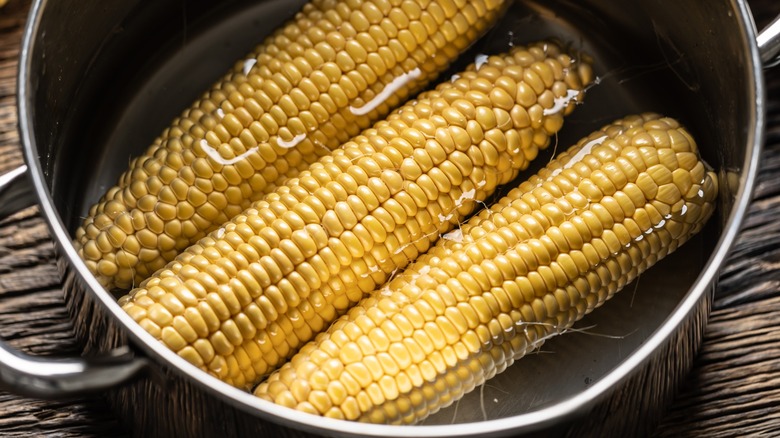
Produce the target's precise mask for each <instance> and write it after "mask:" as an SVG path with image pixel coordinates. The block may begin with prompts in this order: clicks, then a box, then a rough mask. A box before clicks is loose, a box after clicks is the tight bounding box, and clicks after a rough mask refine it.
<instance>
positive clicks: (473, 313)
mask: <svg viewBox="0 0 780 438" xmlns="http://www.w3.org/2000/svg"><path fill="white" fill-rule="evenodd" d="M716 192H717V186H716V177H715V174H714V173H712V172H707V171H706V170H705V166H704V164H703V163H702V162H701V161H699V159H698V156H697V152H696V146H695V144H694V142H693V140H692V139H691V137H690V136H689V134H688V133H687V132H686V131H685V130H684V129H683V128H681V127H680V126H679V125H678V123H677V122H675V121H674V120H671V119H667V118H660V117H659V116H655V115H644V116H636V117H628V118H626V119H624V120H621V121H618V122H616V123H614V124H612V125H609V126H607V127H605V128H603V129H601V130H600V131H597V132H595V133H594V134H592V135H590V136H589V137H587V138H585V139H583V140H582V141H580V142H579V143H578V144H577V145H576V146H575V147H573V148H572V149H570V150H569V151H568V152H567V153H564V154H561V155H560V156H559V157H558V158H557V159H555V160H554V161H552V162H551V163H550V164H549V165H548V166H547V167H546V168H545V169H543V170H541V171H540V172H539V173H538V174H537V176H535V177H533V178H531V179H530V180H528V181H527V182H525V183H523V184H521V185H520V186H519V187H518V188H516V189H514V190H513V191H511V192H510V193H509V194H508V195H507V196H506V197H504V198H503V199H502V200H501V201H500V202H499V203H498V204H497V205H495V206H493V207H492V208H491V209H490V210H485V211H483V212H481V213H480V214H479V215H477V216H475V217H474V218H472V220H470V221H469V222H468V223H466V224H465V225H463V227H462V229H461V230H462V231H461V232H462V238H457V239H455V238H451V239H443V240H440V241H439V242H438V243H437V244H436V246H435V247H433V248H432V249H431V250H430V251H429V252H428V253H427V254H425V255H424V256H422V257H421V258H420V259H418V261H416V262H415V263H414V264H412V265H410V266H409V268H408V269H407V270H406V271H405V273H404V274H403V275H400V276H398V277H396V278H395V279H394V280H393V281H391V282H390V283H389V284H388V285H387V286H386V287H385V288H383V289H380V290H379V291H377V292H375V293H373V294H372V295H370V296H369V297H367V298H366V299H364V300H363V301H361V302H360V303H359V304H358V305H357V306H356V307H354V308H352V309H351V310H350V311H349V312H348V313H347V314H346V315H345V316H344V317H342V318H340V319H338V320H337V321H336V322H335V323H334V324H333V325H332V326H331V327H330V328H329V330H328V331H327V332H325V333H323V334H321V335H319V336H318V337H317V338H316V340H315V341H314V342H311V343H308V344H307V345H305V346H304V347H303V348H302V349H301V350H300V352H299V353H298V354H297V355H296V356H294V357H293V358H292V360H291V361H290V362H288V363H287V364H285V365H284V366H282V367H281V368H280V369H279V370H278V371H277V372H275V373H273V374H272V375H271V376H270V377H269V378H268V379H267V380H266V381H265V382H263V383H262V384H260V385H259V386H258V387H257V388H256V390H255V394H256V395H258V396H260V397H263V398H265V399H268V400H271V401H273V402H276V403H279V404H282V405H284V406H288V407H291V408H296V409H299V410H303V411H306V412H311V413H314V414H319V415H325V416H328V417H334V418H341V419H349V420H360V421H370V422H378V423H395V424H408V423H414V422H416V421H419V420H421V419H423V418H425V417H426V416H427V415H429V414H431V413H433V412H435V411H437V410H438V409H439V408H441V407H444V406H447V405H449V404H450V403H452V402H453V401H455V400H457V399H458V398H459V397H461V396H462V395H463V394H464V393H466V392H469V391H471V390H472V389H473V388H474V387H475V386H478V385H481V384H483V383H484V382H485V381H486V380H487V379H489V378H491V377H492V376H494V375H495V374H497V373H500V372H501V371H503V370H504V369H505V368H506V367H507V366H509V365H511V364H512V362H513V361H514V360H516V359H518V358H520V357H522V356H523V355H524V354H526V353H527V352H529V351H532V350H533V349H535V348H538V347H539V346H540V345H541V344H542V343H543V342H544V341H545V340H546V339H548V338H550V337H552V336H555V335H558V334H560V333H562V332H563V331H565V330H566V329H567V328H569V327H571V326H572V324H573V323H574V322H575V321H577V320H578V319H580V318H581V317H582V316H584V315H585V314H586V313H589V312H590V311H592V310H593V309H594V308H596V307H598V306H600V305H601V304H602V303H604V302H605V301H606V300H608V299H609V298H610V297H612V295H613V294H614V293H616V292H617V291H619V290H620V289H621V288H622V287H624V286H625V285H626V284H627V283H629V282H631V281H632V280H633V279H634V278H636V277H637V276H638V275H639V274H640V273H642V272H643V271H644V270H645V269H647V268H649V267H650V266H652V265H653V264H654V263H655V262H656V261H657V260H660V259H661V258H663V257H664V256H666V255H667V254H669V253H671V252H672V251H674V250H675V249H676V248H677V247H678V246H679V245H681V244H682V243H684V242H685V241H686V240H687V239H688V238H689V237H690V236H692V235H693V234H694V233H696V232H698V231H699V230H700V229H701V228H702V226H703V224H704V222H705V221H706V220H707V219H708V218H709V217H710V215H711V213H712V210H713V208H714V204H713V201H714V200H715V197H716V194H717V193H716Z"/></svg>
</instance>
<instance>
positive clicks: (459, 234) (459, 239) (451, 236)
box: [441, 228, 463, 243]
mask: <svg viewBox="0 0 780 438" xmlns="http://www.w3.org/2000/svg"><path fill="white" fill-rule="evenodd" d="M441 238H442V239H444V240H449V241H451V242H456V243H463V231H462V230H461V229H460V228H458V229H455V230H452V231H450V232H449V233H447V234H445V235H443V236H441Z"/></svg>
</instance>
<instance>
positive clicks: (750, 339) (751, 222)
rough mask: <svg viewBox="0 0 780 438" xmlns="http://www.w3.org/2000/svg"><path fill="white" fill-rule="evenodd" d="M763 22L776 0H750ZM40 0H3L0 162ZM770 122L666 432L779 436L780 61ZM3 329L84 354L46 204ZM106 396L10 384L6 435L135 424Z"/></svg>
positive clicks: (113, 432)
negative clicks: (751, 189) (23, 51)
mask: <svg viewBox="0 0 780 438" xmlns="http://www.w3.org/2000/svg"><path fill="white" fill-rule="evenodd" d="M750 4H751V6H752V8H753V11H754V14H755V15H756V21H757V23H758V27H759V28H760V27H762V26H763V25H765V24H767V23H768V21H769V19H770V18H771V17H773V16H774V15H776V14H778V13H780V2H777V0H754V1H751V2H750ZM28 8H29V0H10V1H9V3H8V4H7V5H5V6H4V7H3V8H2V9H0V174H2V173H3V172H6V171H8V170H10V169H13V168H15V167H16V166H18V165H19V164H21V163H22V157H21V153H20V151H19V136H18V133H17V117H16V97H15V92H16V66H17V57H18V54H19V42H20V39H21V32H22V27H23V25H24V22H25V19H26V14H27V11H28ZM767 84H768V88H769V93H768V97H769V99H768V102H769V103H768V110H769V111H768V112H769V114H768V125H767V132H766V139H765V149H764V152H763V157H762V160H761V163H762V164H761V173H760V176H759V182H758V185H757V187H756V191H755V196H754V201H753V202H752V204H751V207H750V212H749V216H748V218H747V221H746V223H745V226H744V230H743V231H742V232H741V234H740V237H739V240H738V243H737V245H736V247H735V248H734V249H733V251H732V253H731V256H730V258H729V261H728V263H727V265H726V266H725V267H724V269H723V272H722V275H721V278H720V282H719V286H718V295H717V298H716V301H715V304H714V308H713V313H712V316H711V319H710V322H709V325H708V328H707V332H706V335H705V339H704V343H703V346H702V348H701V351H700V353H699V355H698V356H697V359H696V362H695V367H694V369H693V371H692V372H691V374H690V375H689V376H688V378H687V379H686V382H685V385H684V388H683V389H682V391H681V392H680V394H679V395H678V396H677V398H676V400H675V402H674V403H673V405H672V406H670V407H669V411H668V413H667V414H666V416H665V417H664V419H663V421H662V424H661V425H660V427H658V429H657V430H656V432H655V435H656V436H658V437H694V436H707V437H730V436H780V292H778V290H779V289H780V270H778V268H780V224H778V218H780V68H776V69H774V70H770V71H767ZM0 321H1V323H0V338H2V339H4V340H5V341H7V342H8V343H9V344H10V345H11V346H13V347H15V348H18V349H20V350H23V351H26V352H31V353H34V354H36V355H42V356H47V355H48V356H68V355H78V354H79V352H80V351H81V350H80V345H78V343H77V342H76V341H75V340H74V336H73V328H72V325H71V323H70V321H69V320H68V315H67V313H66V311H65V307H64V305H63V298H62V291H61V289H60V283H59V277H58V275H57V269H56V266H55V261H54V252H53V245H52V243H51V241H50V237H49V234H48V229H47V227H46V224H45V222H44V221H43V219H41V217H40V216H39V214H38V211H37V209H36V208H34V207H33V208H30V209H27V210H24V211H21V212H19V213H17V214H15V215H13V216H12V217H10V218H7V219H5V220H2V221H0ZM131 433H132V431H131V430H130V429H129V427H128V426H127V425H124V424H123V423H122V421H121V419H119V418H117V417H115V416H114V414H113V413H111V412H109V411H108V410H107V409H106V408H105V406H104V403H103V402H102V401H101V400H100V399H99V398H83V399H77V400H69V401H64V402H63V401H56V402H53V401H39V400H31V399H27V398H21V397H17V396H14V395H10V394H8V393H5V392H0V436H60V437H92V436H126V435H130V434H131Z"/></svg>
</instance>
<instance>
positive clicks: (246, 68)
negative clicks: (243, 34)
mask: <svg viewBox="0 0 780 438" xmlns="http://www.w3.org/2000/svg"><path fill="white" fill-rule="evenodd" d="M255 64H257V60H256V59H255V58H249V59H247V60H246V61H244V70H243V73H244V76H246V75H248V74H249V72H250V71H252V67H254V66H255Z"/></svg>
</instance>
